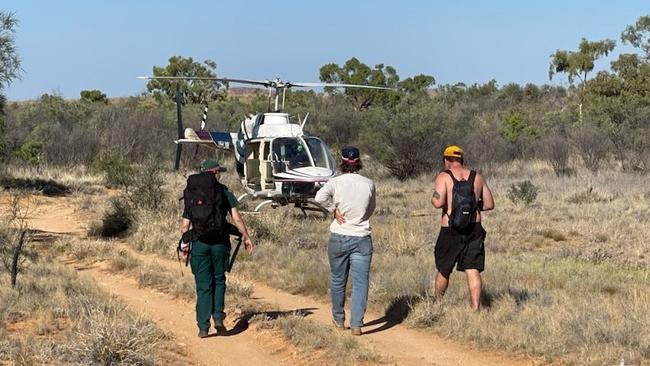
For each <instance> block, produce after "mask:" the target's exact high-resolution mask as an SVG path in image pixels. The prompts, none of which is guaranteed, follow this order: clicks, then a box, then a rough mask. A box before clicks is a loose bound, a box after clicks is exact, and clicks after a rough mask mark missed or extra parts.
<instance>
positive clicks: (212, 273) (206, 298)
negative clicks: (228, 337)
mask: <svg viewBox="0 0 650 366" xmlns="http://www.w3.org/2000/svg"><path fill="white" fill-rule="evenodd" d="M229 258H230V245H223V244H213V245H208V244H205V243H203V242H201V241H198V240H197V241H194V242H193V243H192V253H191V256H190V265H191V266H192V273H193V274H194V280H195V281H196V324H197V325H198V327H199V329H201V330H208V329H209V328H210V316H212V317H213V318H214V319H215V320H217V319H220V320H223V319H224V318H225V317H226V314H225V313H224V312H223V308H224V297H225V295H226V269H227V268H228V261H229Z"/></svg>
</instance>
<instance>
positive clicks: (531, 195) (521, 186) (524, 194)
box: [508, 180, 539, 205]
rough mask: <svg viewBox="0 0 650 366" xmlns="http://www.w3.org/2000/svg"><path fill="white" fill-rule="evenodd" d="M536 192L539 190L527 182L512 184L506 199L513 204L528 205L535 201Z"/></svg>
mask: <svg viewBox="0 0 650 366" xmlns="http://www.w3.org/2000/svg"><path fill="white" fill-rule="evenodd" d="M538 191H539V188H537V186H536V185H534V184H533V183H532V182H531V181H529V180H525V181H523V182H519V183H513V184H511V185H510V188H509V189H508V199H510V201H512V203H514V204H520V203H522V204H524V205H530V204H531V203H533V202H535V199H537V192H538Z"/></svg>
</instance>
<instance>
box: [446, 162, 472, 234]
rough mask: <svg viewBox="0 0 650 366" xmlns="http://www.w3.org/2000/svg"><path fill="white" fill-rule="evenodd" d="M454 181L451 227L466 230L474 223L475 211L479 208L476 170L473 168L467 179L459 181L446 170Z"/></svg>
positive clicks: (450, 216)
mask: <svg viewBox="0 0 650 366" xmlns="http://www.w3.org/2000/svg"><path fill="white" fill-rule="evenodd" d="M445 173H447V174H449V175H450V176H451V179H452V180H453V181H454V188H453V190H452V195H451V214H450V215H449V227H451V228H452V229H456V230H465V229H467V228H468V227H469V226H470V225H471V224H472V219H473V218H474V213H475V212H476V210H477V208H478V207H477V204H476V195H475V194H474V178H476V172H475V171H474V170H472V171H471V172H470V173H469V178H468V179H467V180H463V181H459V180H457V179H456V178H455V177H454V175H453V174H452V173H451V170H445Z"/></svg>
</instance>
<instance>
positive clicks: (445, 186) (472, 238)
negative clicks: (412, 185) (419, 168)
mask: <svg viewBox="0 0 650 366" xmlns="http://www.w3.org/2000/svg"><path fill="white" fill-rule="evenodd" d="M443 164H444V166H445V170H444V171H442V172H440V173H439V174H438V176H437V177H436V188H435V190H434V192H433V197H432V198H431V204H433V206H434V207H435V208H440V209H442V218H441V220H440V226H441V228H440V234H439V235H438V240H437V241H436V247H435V251H434V256H435V261H436V268H437V269H438V273H437V274H436V280H435V290H436V296H437V297H442V296H443V295H444V294H445V291H446V290H447V287H448V286H449V276H450V275H451V272H452V271H453V269H454V265H456V270H458V271H463V272H465V275H466V277H467V286H468V287H469V296H470V305H471V307H472V309H474V310H478V309H479V306H480V299H481V272H482V271H483V269H484V267H485V247H484V245H483V243H484V241H485V235H486V232H485V230H484V229H483V227H482V226H481V211H489V210H492V209H493V208H494V198H493V197H492V192H491V191H490V187H488V185H487V182H486V181H485V178H483V176H482V175H481V174H478V173H475V172H473V171H472V170H470V169H468V168H466V167H465V166H464V165H463V150H462V149H461V148H460V147H458V146H456V145H452V146H449V147H447V148H446V149H445V151H444V153H443ZM472 173H473V174H474V196H475V197H476V200H477V202H476V207H477V210H476V211H475V212H474V213H473V218H472V219H471V224H470V225H469V227H467V229H465V230H462V231H459V230H456V229H452V228H450V227H449V217H450V215H451V209H452V190H453V187H454V180H456V181H458V182H460V181H468V180H470V178H471V175H472ZM452 175H453V178H452ZM470 202H471V201H470Z"/></svg>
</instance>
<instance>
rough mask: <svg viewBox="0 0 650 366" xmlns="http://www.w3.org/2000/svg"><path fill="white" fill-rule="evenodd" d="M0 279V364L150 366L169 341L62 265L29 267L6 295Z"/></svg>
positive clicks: (146, 322) (144, 321)
mask: <svg viewBox="0 0 650 366" xmlns="http://www.w3.org/2000/svg"><path fill="white" fill-rule="evenodd" d="M7 283H8V278H7V276H6V275H4V274H3V275H1V276H0V310H1V311H0V314H2V318H1V319H0V360H4V361H6V362H10V363H13V364H19V365H29V364H44V363H52V362H54V363H62V364H68V363H76V364H104V365H108V364H110V365H153V364H155V363H157V361H156V358H155V351H156V350H157V349H158V348H159V346H161V345H163V344H165V347H170V343H171V342H169V341H168V340H169V337H168V336H167V335H166V334H165V333H163V332H162V331H161V330H159V329H158V328H156V326H155V325H154V324H153V323H152V322H151V321H149V320H147V319H144V318H142V317H141V316H136V315H134V314H132V313H130V312H129V311H127V309H126V308H125V307H124V305H122V304H121V303H119V302H118V301H116V300H115V299H113V298H111V297H109V296H108V295H107V294H105V293H103V292H101V291H100V290H99V289H98V288H97V286H96V284H94V283H93V282H92V281H90V280H87V279H83V278H80V277H79V276H78V275H77V274H76V273H75V272H74V271H73V270H71V269H68V268H66V267H64V266H62V265H59V264H56V263H53V262H46V261H40V262H38V263H32V265H30V266H29V267H28V268H27V269H26V270H25V271H24V274H23V275H22V276H21V277H20V278H19V281H18V286H17V288H16V289H15V290H10V289H9V286H8V284H7Z"/></svg>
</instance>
